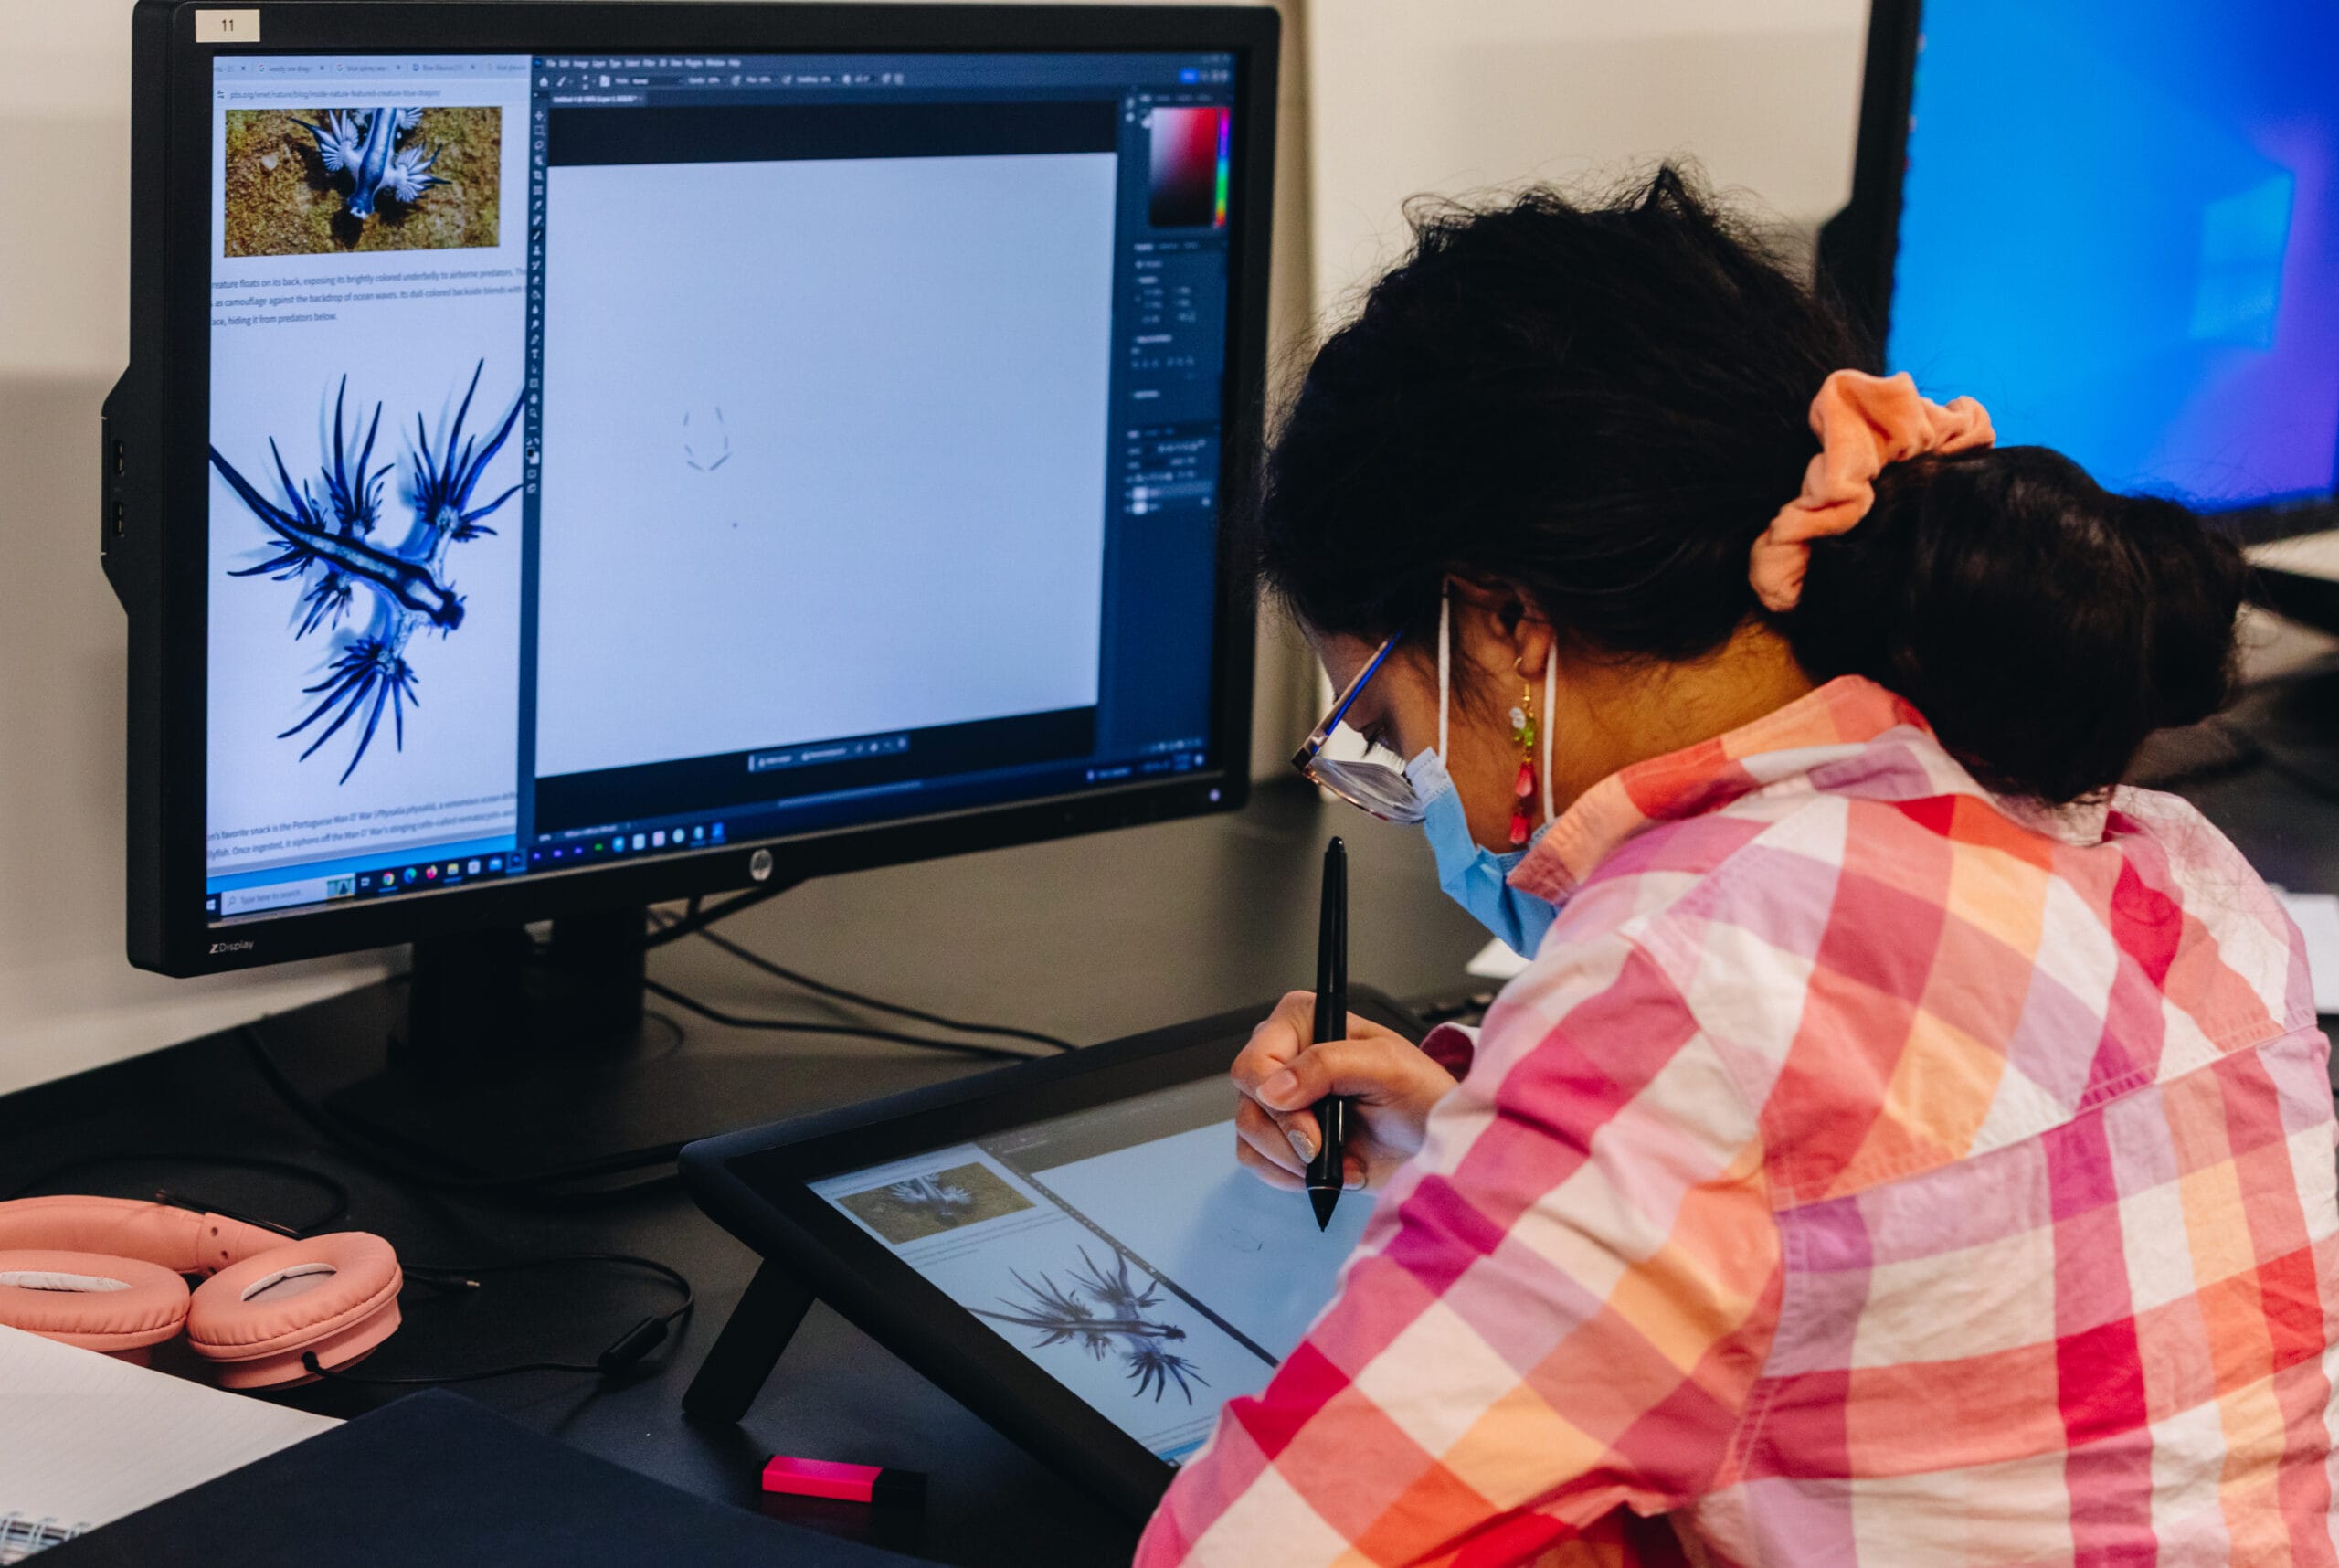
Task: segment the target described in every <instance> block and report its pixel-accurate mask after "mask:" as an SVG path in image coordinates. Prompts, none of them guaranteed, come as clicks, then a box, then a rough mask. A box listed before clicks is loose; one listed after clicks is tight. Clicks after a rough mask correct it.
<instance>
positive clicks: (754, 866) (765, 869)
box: [747, 850, 771, 882]
mask: <svg viewBox="0 0 2339 1568" xmlns="http://www.w3.org/2000/svg"><path fill="white" fill-rule="evenodd" d="M747 874H748V875H749V876H752V877H754V878H755V879H756V880H757V882H769V881H770V880H771V851H769V850H757V852H756V853H753V854H751V855H749V856H748V857H747Z"/></svg>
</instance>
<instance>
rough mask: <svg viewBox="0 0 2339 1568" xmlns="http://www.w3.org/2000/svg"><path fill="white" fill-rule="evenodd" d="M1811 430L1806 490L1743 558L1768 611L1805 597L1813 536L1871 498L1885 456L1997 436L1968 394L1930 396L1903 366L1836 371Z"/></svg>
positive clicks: (1958, 448) (1860, 513)
mask: <svg viewBox="0 0 2339 1568" xmlns="http://www.w3.org/2000/svg"><path fill="white" fill-rule="evenodd" d="M1811 429H1812V433H1813V434H1814V435H1816V436H1817V437H1818V438H1819V455H1818V456H1816V457H1815V458H1813V459H1812V460H1811V466H1810V467H1809V468H1807V469H1805V470H1804V472H1803V493H1802V494H1801V495H1798V496H1796V497H1795V498H1794V500H1793V501H1790V502H1788V503H1786V505H1784V506H1783V507H1782V508H1780V510H1779V514H1778V515H1777V516H1776V517H1773V518H1772V519H1771V525H1770V526H1769V527H1768V528H1766V529H1764V530H1763V531H1762V537H1761V538H1759V539H1757V540H1755V541H1754V548H1753V550H1752V552H1751V554H1750V555H1749V556H1748V559H1747V570H1746V577H1747V580H1748V581H1749V582H1752V584H1753V585H1754V597H1755V598H1757V599H1761V600H1762V607H1763V608H1764V609H1768V610H1770V611H1772V612H1773V614H1783V613H1784V612H1785V611H1787V610H1790V609H1794V607H1795V605H1796V604H1797V603H1798V602H1799V601H1800V600H1801V599H1802V598H1803V575H1804V572H1805V569H1806V568H1807V567H1809V566H1810V565H1811V541H1812V540H1814V539H1824V538H1826V537H1827V536H1828V535H1832V534H1841V533H1843V532H1844V531H1845V530H1846V529H1847V528H1849V527H1850V526H1851V525H1852V524H1855V523H1857V522H1858V521H1859V520H1860V519H1861V518H1863V517H1865V516H1867V515H1868V508H1869V507H1871V506H1873V505H1875V504H1876V476H1877V475H1878V474H1879V473H1881V472H1883V471H1884V465H1885V464H1886V463H1889V462H1905V461H1908V460H1909V459H1910V458H1914V457H1925V456H1928V455H1930V454H1932V453H1935V452H1942V453H1946V452H1962V451H1966V450H1971V449H1972V448H1974V447H1986V446H1988V445H1989V444H1990V443H1991V442H1992V441H1994V440H1996V439H1997V432H1995V430H1993V429H1990V416H1989V415H1988V413H1986V412H1985V411H1984V409H1983V408H1982V405H1981V404H1979V403H1976V402H1975V401H1974V399H1973V398H1971V397H1960V398H1958V399H1956V400H1955V401H1954V402H1953V403H1951V404H1950V405H1949V406H1948V407H1947V408H1943V407H1942V405H1940V404H1939V403H1929V402H1927V401H1926V400H1925V399H1924V398H1922V397H1919V396H1918V395H1917V384H1916V382H1915V381H1914V380H1912V379H1910V376H1909V374H1908V373H1907V372H1906V371H1903V372H1902V373H1900V375H1898V376H1868V375H1864V374H1862V373H1861V372H1859V371H1857V370H1838V371H1836V373H1835V374H1834V375H1832V376H1828V377H1827V379H1826V380H1825V381H1823V382H1821V383H1820V384H1819V396H1818V397H1814V398H1813V399H1812V400H1811Z"/></svg>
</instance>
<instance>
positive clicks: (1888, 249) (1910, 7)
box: [1818, 0, 2339, 544]
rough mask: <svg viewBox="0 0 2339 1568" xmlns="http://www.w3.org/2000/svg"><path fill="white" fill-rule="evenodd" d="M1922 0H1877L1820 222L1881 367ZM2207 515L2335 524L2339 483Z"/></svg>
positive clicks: (1832, 274) (1822, 238)
mask: <svg viewBox="0 0 2339 1568" xmlns="http://www.w3.org/2000/svg"><path fill="white" fill-rule="evenodd" d="M1924 11H1925V0H1874V3H1873V5H1871V6H1870V7H1869V11H1868V48H1867V54H1866V63H1865V65H1864V67H1863V68H1862V76H1861V80H1860V111H1859V138H1858V143H1857V146H1856V148H1855V150H1854V153H1853V158H1852V194H1851V198H1850V200H1848V201H1847V202H1846V203H1845V205H1844V207H1843V208H1842V209H1841V210H1840V211H1838V212H1837V213H1836V216H1835V217H1831V218H1829V219H1828V220H1827V221H1826V223H1825V224H1823V225H1821V226H1820V230H1819V247H1818V270H1819V276H1820V280H1821V281H1822V283H1823V284H1824V285H1825V286H1826V288H1828V289H1829V290H1830V291H1832V292H1833V293H1834V295H1835V296H1836V301H1837V302H1838V303H1840V304H1841V305H1842V306H1844V308H1845V309H1846V310H1847V311H1848V312H1849V313H1850V314H1851V317H1852V320H1853V321H1854V323H1856V324H1857V326H1858V327H1859V329H1860V331H1861V333H1862V334H1864V335H1865V336H1866V338H1867V340H1868V354H1869V356H1870V358H1871V360H1872V361H1873V363H1872V364H1870V365H1869V366H1868V368H1869V369H1871V370H1877V371H1881V370H1883V369H1884V368H1885V367H1886V366H1885V349H1886V345H1887V344H1888V343H1889V340H1890V337H1891V331H1892V291H1893V282H1894V274H1895V270H1896V267H1897V265H1898V262H1899V260H1900V200H1901V185H1902V179H1903V176H1904V175H1906V173H1907V171H1908V166H1909V122H1910V116H1911V115H1912V114H1914V113H1915V111H1916V95H1917V56H1918V53H1919V52H1920V51H1921V49H1922V48H1923V47H1924ZM2204 515H2205V516H2207V518H2208V520H2209V522H2210V524H2212V525H2213V526H2214V527H2216V528H2217V529H2218V530H2219V531H2220V532H2223V533H2225V534H2228V535H2230V536H2232V537H2233V538H2235V539H2237V540H2239V541H2241V542H2242V543H2244V544H2255V543H2260V542H2262V541H2265V540H2269V539H2279V538H2283V537H2287V536H2289V535H2294V534H2303V533H2313V532H2316V531H2319V530H2322V529H2325V528H2330V527H2333V526H2334V525H2339V488H2334V493H2333V494H2331V495H2329V496H2326V497H2321V498H2311V499H2307V500H2291V501H2281V502H2274V503H2261V504H2258V505H2249V506H2236V507H2231V508H2228V509H2224V510H2220V511H2217V512H2211V513H2207V514H2204Z"/></svg>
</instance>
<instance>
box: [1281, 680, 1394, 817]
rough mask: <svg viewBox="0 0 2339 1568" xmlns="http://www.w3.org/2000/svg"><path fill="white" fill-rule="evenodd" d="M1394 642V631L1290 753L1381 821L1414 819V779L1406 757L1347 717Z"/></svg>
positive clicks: (1308, 773) (1311, 777)
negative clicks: (1294, 752)
mask: <svg viewBox="0 0 2339 1568" xmlns="http://www.w3.org/2000/svg"><path fill="white" fill-rule="evenodd" d="M1396 646H1397V639H1396V638H1394V637H1392V638H1391V639H1389V641H1386V642H1383V643H1382V644H1381V646H1380V648H1379V649H1377V650H1376V651H1375V652H1373V655H1372V657H1371V660H1369V661H1368V662H1366V664H1365V666H1364V668H1363V670H1362V671H1360V673H1358V675H1357V678H1356V679H1355V680H1353V681H1350V682H1349V684H1348V690H1346V691H1344V692H1342V693H1341V694H1339V698H1338V700H1336V701H1335V702H1334V703H1333V704H1332V711H1331V712H1329V713H1328V714H1326V715H1324V719H1323V722H1322V723H1320V724H1318V726H1316V727H1315V728H1314V729H1313V730H1311V731H1309V732H1308V736H1307V744H1306V745H1305V746H1302V747H1300V748H1299V751H1298V753H1297V755H1296V756H1294V757H1293V758H1292V759H1291V765H1292V766H1293V767H1294V768H1297V769H1299V772H1300V776H1301V777H1302V778H1304V779H1307V781H1308V782H1309V783H1311V784H1316V785H1318V786H1320V787H1322V788H1323V789H1329V790H1330V791H1331V792H1332V793H1333V794H1335V795H1337V796H1339V798H1340V799H1341V800H1346V801H1347V802H1348V803H1349V805H1351V806H1354V807H1356V808H1357V809H1358V810H1362V811H1370V812H1371V814H1372V815H1374V816H1376V817H1379V818H1380V819H1381V821H1384V822H1418V821H1421V820H1422V818H1423V816H1424V808H1423V806H1422V801H1421V797H1420V796H1418V795H1416V794H1414V793H1413V780H1412V779H1408V778H1406V777H1405V759H1404V758H1402V757H1400V756H1398V755H1397V754H1396V753H1395V752H1394V751H1392V750H1391V749H1390V748H1389V747H1385V746H1376V745H1374V744H1373V743H1372V742H1371V741H1369V740H1367V739H1365V738H1364V736H1361V735H1360V734H1358V733H1357V732H1356V731H1355V730H1354V729H1351V728H1350V727H1349V726H1348V724H1347V722H1346V720H1347V718H1348V715H1349V708H1351V707H1353V706H1355V705H1356V700H1357V698H1358V697H1359V696H1360V694H1362V693H1363V691H1364V688H1365V686H1366V684H1367V683H1369V682H1371V679H1372V677H1373V676H1374V675H1376V674H1378V673H1380V671H1381V665H1383V664H1385V663H1387V662H1389V653H1390V651H1391V650H1392V649H1393V648H1395V647H1396Z"/></svg>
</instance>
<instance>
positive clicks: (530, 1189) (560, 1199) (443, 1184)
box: [236, 1023, 683, 1208]
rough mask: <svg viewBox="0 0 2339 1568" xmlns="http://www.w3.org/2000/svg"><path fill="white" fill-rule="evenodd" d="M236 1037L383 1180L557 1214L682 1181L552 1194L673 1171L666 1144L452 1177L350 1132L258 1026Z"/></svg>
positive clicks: (306, 1114) (270, 1077) (280, 1088)
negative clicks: (530, 1203) (297, 1078)
mask: <svg viewBox="0 0 2339 1568" xmlns="http://www.w3.org/2000/svg"><path fill="white" fill-rule="evenodd" d="M236 1033H237V1036H238V1038H239V1039H241V1040H242V1041H243V1043H244V1048H245V1054H247V1055H249V1057H250V1059H251V1062H252V1065H253V1066H254V1067H256V1068H258V1069H259V1075H260V1076H261V1077H262V1078H264V1079H266V1080H267V1082H268V1086H269V1087H270V1088H271V1089H273V1090H275V1091H276V1097H277V1098H279V1099H280V1100H282V1101H283V1102H284V1103H285V1105H286V1106H287V1107H290V1108H291V1110H292V1112H293V1114H295V1115H296V1116H298V1117H300V1118H301V1119H302V1120H303V1121H305V1122H307V1123H308V1124H309V1125H310V1126H311V1127H312V1128H314V1129H315V1130H316V1131H317V1132H319V1133H320V1134H322V1135H323V1137H324V1138H325V1139H326V1140H327V1141H329V1142H331V1143H333V1145H334V1146H336V1147H338V1148H340V1149H342V1150H344V1151H345V1152H347V1153H348V1154H349V1155H350V1156H351V1157H352V1158H353V1159H355V1160H358V1161H359V1162H360V1163H361V1164H365V1165H368V1166H371V1167H372V1168H373V1169H375V1170H376V1171H380V1172H381V1173H383V1174H384V1175H386V1176H390V1177H392V1178H394V1179H396V1180H398V1181H405V1182H407V1183H409V1184H411V1185H413V1186H417V1187H424V1188H428V1189H429V1190H431V1191H433V1192H453V1193H477V1194H481V1195H490V1194H497V1193H505V1194H510V1195H512V1196H513V1197H525V1198H531V1199H534V1201H536V1202H540V1203H543V1204H545V1205H547V1206H551V1207H558V1208H572V1207H573V1208H594V1207H598V1206H600V1205H602V1204H605V1203H614V1202H622V1201H623V1200H625V1199H628V1198H632V1197H637V1196H639V1195H640V1194H642V1193H646V1192H663V1191H666V1190H667V1189H669V1188H671V1187H672V1186H673V1185H674V1184H675V1182H676V1181H678V1180H679V1178H677V1177H675V1176H673V1175H672V1174H671V1173H670V1174H668V1175H664V1176H657V1177H652V1178H651V1180H649V1181H635V1182H630V1183H629V1184H628V1185H626V1186H623V1187H607V1188H588V1189H586V1190H585V1191H582V1192H553V1191H548V1190H547V1189H550V1188H552V1187H555V1186H557V1185H559V1184H561V1183H565V1182H569V1181H592V1180H595V1179H597V1178H600V1177H605V1176H616V1175H621V1174H623V1173H624V1172H626V1171H640V1170H646V1169H648V1168H650V1167H651V1166H656V1165H670V1164H672V1162H673V1160H674V1157H675V1156H676V1155H678V1154H680V1153H681V1152H682V1150H683V1146H682V1145H681V1144H680V1143H661V1144H657V1145H654V1146H652V1147H651V1148H648V1149H636V1150H627V1151H626V1152H624V1153H621V1154H612V1155H608V1156H605V1157H604V1158H602V1159H599V1160H583V1161H580V1162H579V1163H577V1164H575V1165H566V1166H557V1167H554V1168H552V1169H550V1170H545V1171H529V1172H527V1173H526V1174H524V1175H519V1176H460V1175H456V1174H454V1173H452V1172H450V1171H431V1170H427V1169H425V1168H424V1167H422V1166H419V1165H417V1164H416V1163H414V1162H413V1161H412V1160H407V1159H406V1158H405V1157H404V1156H403V1155H400V1154H397V1153H395V1152H393V1151H391V1150H386V1149H384V1148H382V1147H381V1146H379V1145H378V1144H376V1143H375V1142H374V1141H373V1139H370V1138H366V1137H365V1136H363V1135H361V1134H360V1133H358V1131H357V1130H356V1129H355V1128H351V1127H348V1126H345V1125H344V1123H343V1122H342V1121H341V1120H340V1119H339V1118H336V1117H335V1116H334V1115H333V1113H332V1112H331V1111H328V1110H326V1109H325V1108H324V1107H323V1106H320V1105H318V1104H317V1103H316V1102H315V1101H314V1100H312V1099H311V1098H310V1097H308V1096H307V1095H306V1094H304V1093H302V1089H301V1087H300V1086H299V1085H297V1084H295V1083H294V1082H293V1081H292V1079H291V1075H289V1074H287V1073H286V1072H285V1071H284V1068H283V1066H282V1065H280V1063H278V1061H277V1060H276V1058H275V1056H274V1055H273V1054H270V1051H269V1049H268V1042H267V1040H266V1039H265V1038H264V1037H263V1036H262V1035H261V1033H260V1032H259V1025H258V1024H256V1023H239V1024H238V1025H237V1026H236Z"/></svg>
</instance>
